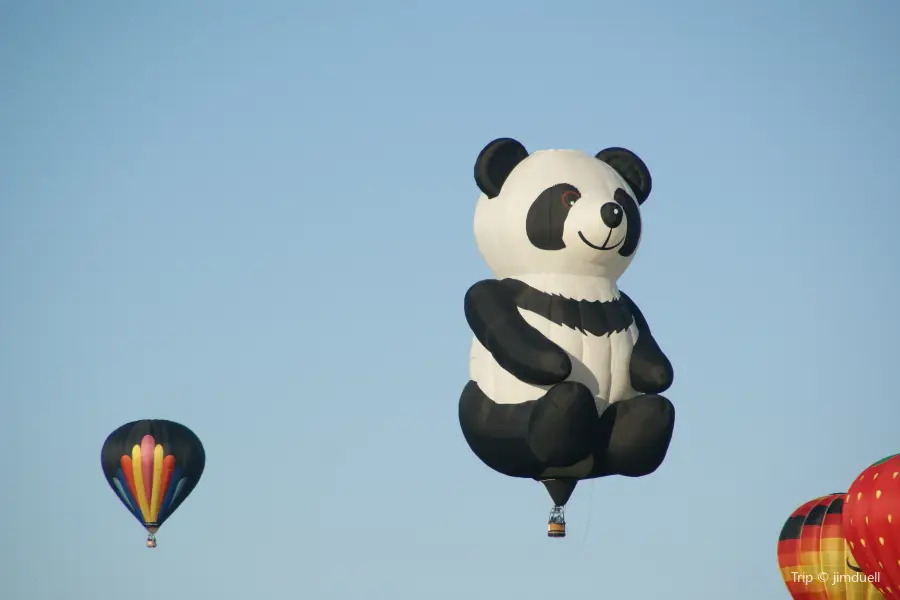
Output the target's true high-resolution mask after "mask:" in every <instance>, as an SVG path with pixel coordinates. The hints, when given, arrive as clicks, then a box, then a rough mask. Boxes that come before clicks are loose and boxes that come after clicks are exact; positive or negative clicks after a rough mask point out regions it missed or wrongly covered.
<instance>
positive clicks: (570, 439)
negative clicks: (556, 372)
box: [459, 381, 599, 478]
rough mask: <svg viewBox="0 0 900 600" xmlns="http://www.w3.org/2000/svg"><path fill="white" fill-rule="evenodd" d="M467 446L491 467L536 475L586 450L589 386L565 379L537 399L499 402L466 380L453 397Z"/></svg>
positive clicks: (591, 438) (591, 423)
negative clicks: (519, 402) (456, 401)
mask: <svg viewBox="0 0 900 600" xmlns="http://www.w3.org/2000/svg"><path fill="white" fill-rule="evenodd" d="M459 422H460V426H461V427H462V431H463V435H464V436H465V438H466V442H468V444H469V447H470V448H471V449H472V451H473V452H474V453H475V455H476V456H478V458H480V459H481V461H482V462H484V463H485V464H486V465H488V466H489V467H491V468H492V469H494V470H496V471H499V472H501V473H503V474H505V475H510V476H512V477H531V478H535V477H539V476H540V474H541V473H543V472H544V471H545V470H546V469H547V468H551V467H566V466H569V465H571V464H574V463H576V462H578V461H579V460H582V459H583V458H584V457H585V456H587V455H589V454H590V453H591V451H592V450H593V448H594V445H595V443H596V437H595V436H596V431H597V426H598V424H599V418H598V416H597V408H596V405H595V403H594V396H593V394H591V391H590V390H589V389H588V388H587V387H585V386H584V385H582V384H580V383H576V382H573V381H565V382H562V383H559V384H557V385H555V386H553V387H551V388H550V389H549V390H548V391H547V392H546V393H545V394H544V395H543V396H542V397H540V398H539V399H537V400H534V401H530V402H525V403H522V404H499V403H497V402H494V401H493V400H491V399H490V398H489V397H488V396H487V395H486V394H485V393H484V392H483V391H482V390H481V388H480V387H479V386H478V383H477V382H474V381H470V382H469V383H468V384H467V385H466V387H465V389H464V390H463V393H462V396H461V397H460V401H459Z"/></svg>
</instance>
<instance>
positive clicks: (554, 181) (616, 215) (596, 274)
mask: <svg viewBox="0 0 900 600" xmlns="http://www.w3.org/2000/svg"><path fill="white" fill-rule="evenodd" d="M475 178H476V181H477V182H478V184H479V187H480V188H481V190H482V192H483V194H482V196H481V198H480V199H479V201H478V206H477V207H476V210H475V237H476V241H477V243H478V247H479V249H480V250H481V253H482V255H483V256H484V259H485V262H487V264H488V265H489V266H490V267H491V269H492V270H493V271H494V273H495V275H496V276H497V277H515V276H521V275H527V274H539V273H554V274H560V275H576V276H587V277H593V278H603V279H606V280H608V281H610V282H614V281H615V280H617V279H618V278H619V277H620V276H621V275H622V273H624V272H625V270H626V269H627V268H628V265H629V264H631V260H632V259H633V257H634V254H635V252H636V251H637V248H638V245H639V242H640V237H641V215H640V208H639V207H640V204H641V203H643V201H644V200H646V198H647V195H648V194H649V191H650V185H651V183H650V182H651V180H650V173H649V171H648V170H647V167H646V165H644V163H643V162H642V161H641V160H640V159H639V158H638V157H637V156H636V155H634V154H633V153H632V152H630V151H628V150H625V149H622V148H610V149H607V150H604V151H602V152H600V153H598V154H597V156H595V157H592V156H589V155H587V154H584V153H582V152H577V151H573V150H543V151H539V152H535V153H534V154H531V155H528V153H527V151H525V149H524V147H522V146H521V144H519V143H518V142H516V141H514V140H508V139H502V140H496V141H494V142H492V143H491V144H489V145H488V146H487V147H485V149H484V150H483V151H482V153H481V155H479V158H478V161H477V162H476V167H475Z"/></svg>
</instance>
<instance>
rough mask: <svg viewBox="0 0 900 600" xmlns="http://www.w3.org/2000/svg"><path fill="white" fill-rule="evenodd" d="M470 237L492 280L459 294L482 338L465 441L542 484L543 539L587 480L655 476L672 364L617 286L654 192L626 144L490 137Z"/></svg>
mask: <svg viewBox="0 0 900 600" xmlns="http://www.w3.org/2000/svg"><path fill="white" fill-rule="evenodd" d="M475 181H476V183H477V184H478V187H479V188H480V189H481V192H482V194H481V197H480V198H479V199H478V204H477V207H476V209H475V238H476V241H477V244H478V248H479V250H480V251H481V254H482V256H483V257H484V260H485V262H487V264H488V266H489V267H490V268H491V270H492V271H493V273H494V275H495V276H496V279H487V280H484V281H479V282H478V283H476V284H475V285H473V286H472V287H471V288H470V289H469V291H468V292H467V293H466V296H465V314H466V320H467V321H468V323H469V326H470V328H471V329H472V332H473V333H474V340H473V342H472V349H471V359H470V378H471V381H469V383H468V384H467V385H466V386H465V389H464V390H463V393H462V396H461V398H460V402H459V420H460V425H461V427H462V431H463V435H464V436H465V438H466V441H467V442H468V444H469V447H470V448H471V449H472V451H473V452H474V453H475V455H477V456H478V458H479V459H481V460H482V462H484V463H485V464H486V465H488V466H489V467H491V468H492V469H494V470H496V471H498V472H500V473H502V474H504V475H508V476H511V477H522V478H532V479H535V480H539V481H541V482H543V483H544V485H545V486H546V487H547V490H548V491H549V493H550V495H551V498H552V500H553V502H554V504H555V507H554V509H553V511H552V512H551V518H550V524H549V527H548V535H550V536H551V537H563V536H564V535H565V519H564V515H563V511H562V509H563V507H564V506H565V504H566V503H567V502H568V500H569V497H570V496H571V494H572V492H573V491H574V489H575V485H576V483H577V482H578V481H579V480H582V479H591V478H596V477H604V476H607V475H624V476H628V477H640V476H643V475H648V474H650V473H652V472H653V471H655V470H656V469H657V468H658V467H659V465H660V464H661V463H662V461H663V459H664V458H665V455H666V451H667V450H668V447H669V442H670V440H671V437H672V431H673V428H674V423H675V409H674V407H673V406H672V404H671V402H669V400H668V399H666V398H665V397H663V396H662V395H661V394H662V393H663V392H665V391H666V390H667V389H668V388H669V386H670V385H671V384H672V379H673V370H672V365H671V363H670V362H669V360H668V359H667V358H666V356H665V355H664V354H663V352H662V351H661V350H660V348H659V346H658V345H657V343H656V341H655V340H654V339H653V336H652V335H651V333H650V328H649V327H648V325H647V321H646V319H645V318H644V316H643V315H642V314H641V311H640V310H639V309H638V307H637V305H636V304H635V303H634V301H632V299H631V298H629V297H628V296H626V295H625V294H624V293H623V292H621V291H619V289H618V288H617V287H616V281H617V280H618V279H619V277H620V276H621V275H622V274H623V273H624V272H625V270H626V269H627V268H628V265H629V264H631V261H632V259H633V258H634V255H635V252H636V250H637V248H638V245H639V242H640V239H641V212H640V211H641V206H642V205H643V204H644V202H645V201H646V200H647V197H648V196H649V194H650V189H651V177H650V172H649V170H648V169H647V166H646V165H645V164H644V162H643V161H642V160H641V159H640V158H638V156H637V155H635V154H634V153H633V152H631V151H629V150H626V149H624V148H608V149H606V150H603V151H601V152H599V153H597V154H596V155H595V156H590V155H587V154H584V153H582V152H578V151H573V150H543V151H538V152H535V153H533V154H529V153H528V152H527V151H526V149H525V147H524V146H523V145H522V144H521V143H519V142H518V141H516V140H514V139H509V138H502V139H497V140H494V141H493V142H491V143H489V144H488V145H487V146H486V147H485V148H484V149H483V150H482V151H481V153H480V154H479V155H478V158H477V160H476V163H475Z"/></svg>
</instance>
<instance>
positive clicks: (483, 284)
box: [465, 279, 572, 385]
mask: <svg viewBox="0 0 900 600" xmlns="http://www.w3.org/2000/svg"><path fill="white" fill-rule="evenodd" d="M465 310H466V321H468V323H469V327H470V328H471V329H472V333H473V334H475V337H476V338H477V339H478V341H479V342H481V345H482V346H484V347H485V349H487V351H488V352H490V353H491V355H492V356H493V357H494V360H496V361H497V364H498V365H500V366H501V367H503V368H504V369H505V370H506V371H508V372H509V373H511V374H512V375H514V376H515V377H516V378H518V379H519V380H520V381H524V382H525V383H530V384H532V385H554V384H557V383H560V382H561V381H565V379H566V377H568V376H569V375H570V374H571V372H572V361H571V360H570V359H569V355H568V354H566V352H565V351H564V350H563V349H562V348H560V347H559V346H557V345H556V344H554V343H553V342H551V341H550V340H549V339H547V337H546V336H545V335H543V334H542V333H541V332H539V331H538V330H537V329H535V328H534V327H532V326H531V325H529V324H528V323H527V322H526V321H525V319H524V318H522V315H521V313H520V312H519V309H518V307H517V306H516V303H515V299H514V298H513V295H512V293H511V291H510V289H509V288H507V287H504V285H503V284H502V282H500V281H498V280H496V279H486V280H484V281H479V282H478V283H476V284H475V285H473V286H472V287H470V288H469V291H468V292H466V299H465Z"/></svg>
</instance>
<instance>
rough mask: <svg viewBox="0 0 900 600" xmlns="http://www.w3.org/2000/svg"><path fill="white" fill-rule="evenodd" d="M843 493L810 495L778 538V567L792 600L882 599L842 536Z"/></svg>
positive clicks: (792, 515) (790, 518)
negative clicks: (811, 496)
mask: <svg viewBox="0 0 900 600" xmlns="http://www.w3.org/2000/svg"><path fill="white" fill-rule="evenodd" d="M843 505H844V494H829V495H827V496H822V497H820V498H816V499H815V500H810V501H809V502H807V503H805V504H804V505H802V506H801V507H800V508H798V509H797V510H795V511H794V512H793V513H792V514H791V516H790V517H789V518H788V520H787V521H786V522H785V524H784V527H783V528H782V530H781V535H780V536H779V537H778V566H779V568H780V569H781V577H782V578H783V579H784V583H785V584H786V585H787V588H788V592H790V594H791V596H792V597H793V598H794V600H884V596H882V595H881V593H879V591H878V590H877V589H875V587H874V586H873V585H872V583H871V582H870V581H869V579H868V578H867V577H866V575H865V574H864V573H862V572H861V571H860V569H859V567H858V566H857V565H856V563H855V562H854V561H853V556H852V554H851V552H850V547H849V546H848V545H847V542H846V541H845V540H844V533H843V527H842V523H841V512H842V509H843Z"/></svg>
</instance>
